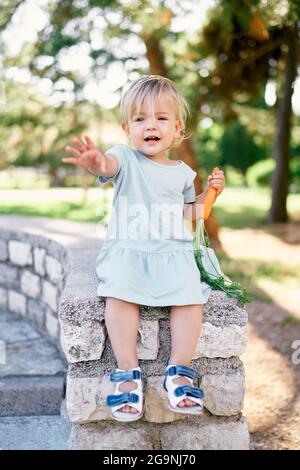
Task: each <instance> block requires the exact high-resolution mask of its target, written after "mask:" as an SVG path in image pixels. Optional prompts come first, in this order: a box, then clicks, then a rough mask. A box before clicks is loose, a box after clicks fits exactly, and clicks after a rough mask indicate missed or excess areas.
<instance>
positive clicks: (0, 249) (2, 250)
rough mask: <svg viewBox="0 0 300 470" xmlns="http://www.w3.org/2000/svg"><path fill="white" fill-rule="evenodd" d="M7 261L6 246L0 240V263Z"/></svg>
mask: <svg viewBox="0 0 300 470" xmlns="http://www.w3.org/2000/svg"><path fill="white" fill-rule="evenodd" d="M7 259H8V250H7V244H6V242H5V241H3V240H0V261H6V260H7Z"/></svg>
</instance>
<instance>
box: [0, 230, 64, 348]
mask: <svg viewBox="0 0 300 470" xmlns="http://www.w3.org/2000/svg"><path fill="white" fill-rule="evenodd" d="M62 266H64V268H63V267H62ZM67 272H68V268H67V253H66V250H65V249H64V247H63V246H62V245H60V244H59V243H56V242H55V241H53V240H50V239H47V238H45V237H41V236H37V235H33V234H27V233H22V231H21V227H20V231H19V232H18V231H15V230H3V229H1V230H0V307H2V308H5V309H7V310H9V311H11V312H14V313H16V314H17V315H19V316H20V317H25V318H26V319H28V320H29V321H30V323H31V324H33V326H34V327H35V328H36V329H37V330H38V331H39V332H40V333H42V334H44V335H46V336H48V337H49V338H50V339H51V340H52V341H53V342H54V343H55V344H56V345H58V346H59V345H60V333H59V321H58V305H59V300H60V297H61V293H62V291H63V289H64V286H65V280H66V276H67Z"/></svg>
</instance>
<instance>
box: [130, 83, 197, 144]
mask: <svg viewBox="0 0 300 470" xmlns="http://www.w3.org/2000/svg"><path fill="white" fill-rule="evenodd" d="M162 93H167V94H168V95H169V96H170V98H172V99H173V102H174V104H175V109H176V118H177V119H179V121H180V123H181V125H182V129H181V136H180V137H179V138H176V139H174V143H173V144H174V145H172V146H174V147H178V146H179V145H180V144H181V142H182V141H183V140H184V139H186V138H188V137H189V136H187V133H186V120H187V117H188V115H190V109H189V105H188V104H187V102H186V100H185V99H184V97H183V96H182V95H181V94H180V93H179V92H178V91H177V90H176V88H175V86H174V84H173V82H172V81H171V80H170V79H169V78H167V77H162V76H161V75H143V76H142V77H140V78H138V79H137V80H135V81H134V82H133V83H132V84H131V85H130V86H129V88H128V89H127V90H126V91H125V92H123V94H122V97H121V117H122V120H123V121H125V122H129V121H130V120H131V118H132V115H133V113H134V112H135V111H136V112H137V113H139V111H140V108H141V106H142V103H143V101H144V99H145V98H146V96H147V97H149V98H150V100H151V109H152V111H154V103H155V102H156V101H158V100H159V99H160V97H161V95H162Z"/></svg>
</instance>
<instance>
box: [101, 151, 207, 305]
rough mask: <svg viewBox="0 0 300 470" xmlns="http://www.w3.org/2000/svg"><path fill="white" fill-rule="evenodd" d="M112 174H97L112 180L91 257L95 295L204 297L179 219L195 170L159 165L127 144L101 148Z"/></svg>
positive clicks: (150, 299)
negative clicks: (108, 210) (114, 165)
mask: <svg viewBox="0 0 300 470" xmlns="http://www.w3.org/2000/svg"><path fill="white" fill-rule="evenodd" d="M106 153H107V154H113V155H114V156H115V157H116V158H117V160H118V163H119V168H118V171H117V173H116V174H115V175H114V176H112V177H110V178H106V177H103V176H100V177H98V181H99V183H100V184H101V185H104V184H106V183H108V182H110V181H111V182H113V184H114V190H115V192H114V199H113V207H112V214H111V219H110V222H109V227H108V231H107V235H106V238H105V240H104V243H103V245H102V247H101V250H100V252H99V254H98V256H97V259H96V272H97V276H98V278H99V285H98V288H97V295H98V296H101V297H115V298H118V299H122V300H126V301H128V302H133V303H137V304H139V305H147V306H160V307H163V306H173V305H193V304H204V303H206V302H207V300H208V297H209V294H210V292H211V288H210V286H208V285H207V284H205V283H203V282H201V277H200V272H199V269H198V267H197V264H196V261H195V257H194V247H193V237H192V233H191V232H190V230H189V229H188V228H187V224H186V222H185V221H184V218H183V207H184V203H191V202H194V201H195V189H194V184H193V181H194V178H195V176H196V175H197V173H196V172H195V171H194V170H192V168H191V167H189V166H188V165H187V164H186V163H185V162H183V161H179V163H177V164H176V165H163V164H160V163H157V162H154V161H153V160H151V159H150V157H146V156H145V155H144V154H142V153H141V152H139V151H138V150H136V149H132V148H129V147H128V146H127V145H123V144H118V145H115V146H113V147H111V148H110V149H108V150H107V152H106Z"/></svg>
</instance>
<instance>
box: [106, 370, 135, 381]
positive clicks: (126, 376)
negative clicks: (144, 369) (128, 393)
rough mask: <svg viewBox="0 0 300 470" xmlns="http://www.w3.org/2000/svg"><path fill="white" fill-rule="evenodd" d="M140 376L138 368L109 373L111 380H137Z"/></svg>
mask: <svg viewBox="0 0 300 470" xmlns="http://www.w3.org/2000/svg"><path fill="white" fill-rule="evenodd" d="M140 378H141V371H139V370H120V371H114V372H112V373H111V374H110V380H111V382H127V381H130V380H137V379H140Z"/></svg>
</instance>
